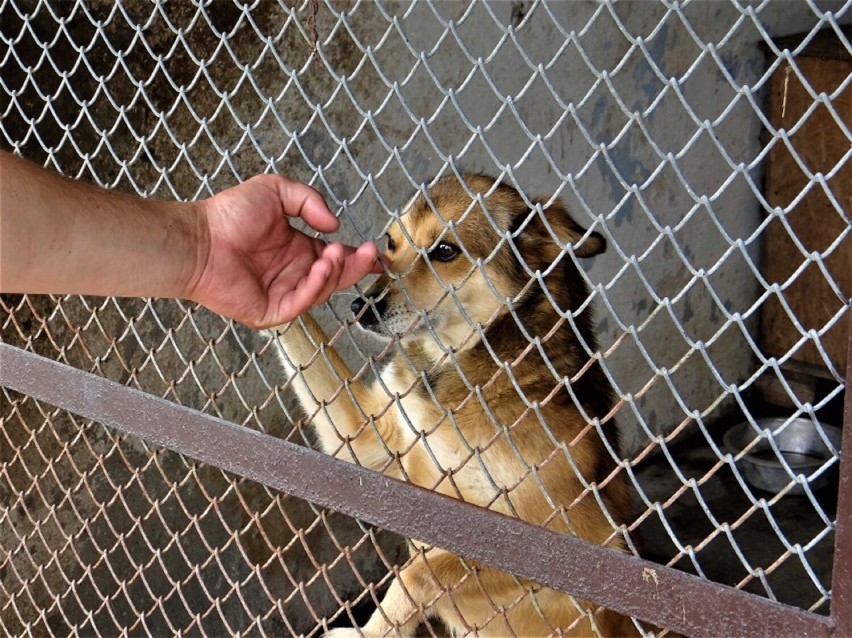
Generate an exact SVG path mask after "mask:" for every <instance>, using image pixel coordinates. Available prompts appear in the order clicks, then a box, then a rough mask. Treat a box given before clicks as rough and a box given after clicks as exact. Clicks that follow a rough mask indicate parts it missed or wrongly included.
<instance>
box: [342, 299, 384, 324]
mask: <svg viewBox="0 0 852 638" xmlns="http://www.w3.org/2000/svg"><path fill="white" fill-rule="evenodd" d="M370 301H373V300H372V299H364V298H363V297H358V298H357V299H355V301H353V302H352V305H350V308H351V309H352V314H354V315H355V318H356V319H357V320H358V323H359V324H361V326H362V327H364V328H368V329H370V330H373V331H378V330H379V329H380V325H381V321H380V318H381V315H382V314H383V313H384V311H385V305H386V304H385V300H384V299H380V300H379V301H373V303H372V304H370V303H369V302H370ZM365 306H366V308H365Z"/></svg>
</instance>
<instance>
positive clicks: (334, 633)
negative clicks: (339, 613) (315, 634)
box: [323, 627, 365, 638]
mask: <svg viewBox="0 0 852 638" xmlns="http://www.w3.org/2000/svg"><path fill="white" fill-rule="evenodd" d="M362 636H365V634H364V633H363V632H361V631H359V630H358V629H356V628H355V627H338V628H337V629H332V630H330V631H327V632H325V633H324V634H323V638H362Z"/></svg>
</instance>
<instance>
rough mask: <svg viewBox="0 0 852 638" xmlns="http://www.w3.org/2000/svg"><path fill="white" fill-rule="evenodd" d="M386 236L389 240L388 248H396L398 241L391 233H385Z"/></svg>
mask: <svg viewBox="0 0 852 638" xmlns="http://www.w3.org/2000/svg"><path fill="white" fill-rule="evenodd" d="M385 237H386V238H387V240H388V250H390V251H394V250H396V242H395V241H394V240H393V238H392V237H391V236H390V235H385Z"/></svg>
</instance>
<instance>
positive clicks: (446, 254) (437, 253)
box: [429, 241, 461, 261]
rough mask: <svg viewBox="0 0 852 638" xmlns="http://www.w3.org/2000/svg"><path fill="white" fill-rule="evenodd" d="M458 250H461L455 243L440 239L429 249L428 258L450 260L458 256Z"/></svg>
mask: <svg viewBox="0 0 852 638" xmlns="http://www.w3.org/2000/svg"><path fill="white" fill-rule="evenodd" d="M460 252H461V250H460V249H459V247H458V246H456V245H455V244H451V243H449V242H446V241H442V242H441V243H440V244H438V245H437V246H435V247H434V248H433V249H432V250H430V251H429V259H435V260H437V261H452V260H453V259H455V258H456V257H458V256H459V253H460Z"/></svg>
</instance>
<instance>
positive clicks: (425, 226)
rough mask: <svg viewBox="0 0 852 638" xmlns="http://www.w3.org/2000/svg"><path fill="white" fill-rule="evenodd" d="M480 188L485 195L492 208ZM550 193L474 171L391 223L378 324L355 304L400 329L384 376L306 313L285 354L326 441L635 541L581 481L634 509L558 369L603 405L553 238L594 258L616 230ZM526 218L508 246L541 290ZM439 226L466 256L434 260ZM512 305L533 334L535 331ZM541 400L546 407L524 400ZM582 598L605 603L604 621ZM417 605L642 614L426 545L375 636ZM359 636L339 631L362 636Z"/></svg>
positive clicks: (532, 631)
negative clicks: (522, 190) (592, 227)
mask: <svg viewBox="0 0 852 638" xmlns="http://www.w3.org/2000/svg"><path fill="white" fill-rule="evenodd" d="M468 191H469V192H470V193H472V194H474V195H476V194H479V195H480V196H481V197H482V199H483V200H484V201H485V209H483V208H482V207H481V206H480V205H479V204H478V203H477V202H476V201H475V200H474V199H472V198H471V195H469V194H468ZM546 202H547V200H541V201H539V206H540V207H542V208H545V207H546V209H545V210H540V211H537V210H536V211H535V212H533V211H531V209H530V207H529V206H528V205H527V204H525V202H524V200H523V198H522V197H521V196H520V195H519V194H518V193H517V191H515V190H514V189H512V188H510V187H507V186H499V185H498V186H495V184H494V181H493V180H492V179H490V178H487V177H483V176H476V175H468V176H465V178H464V184H462V183H460V182H459V181H457V180H455V179H454V178H450V179H444V180H441V181H440V182H438V183H437V184H436V185H435V186H434V187H433V188H432V189H430V191H429V198H428V199H425V198H422V197H421V198H417V199H415V200H414V201H413V202H412V203H411V204H410V206H409V208H408V210H407V211H404V212H405V214H404V215H403V216H402V217H401V218H400V220H399V221H398V222H396V223H395V224H394V225H393V226H392V227H391V229H390V230H389V237H390V240H391V244H393V246H394V249H393V250H392V251H390V253H389V254H390V256H391V258H392V263H391V264H390V266H389V274H385V275H382V276H381V277H380V278H379V279H378V280H377V281H376V282H375V283H374V284H373V285H372V286H371V288H370V290H369V291H368V292H367V295H368V296H371V297H372V299H373V303H375V304H376V308H378V309H379V310H380V312H379V314H380V315H381V316H382V320H383V323H379V322H378V320H376V319H373V320H370V319H369V318H365V316H366V315H365V313H371V312H372V309H371V307H367V308H365V309H364V310H363V312H362V313H361V321H362V323H365V324H367V325H368V327H370V328H371V329H372V330H374V331H377V332H385V333H387V332H388V331H390V332H392V333H393V334H390V335H386V336H393V337H395V338H397V339H398V340H399V348H400V349H401V350H400V352H398V353H397V354H396V355H395V356H393V357H392V359H391V360H390V361H389V362H388V363H387V366H386V368H385V369H384V371H383V373H382V374H381V381H382V382H378V381H374V382H373V383H369V384H367V383H364V382H363V381H353V380H352V379H353V375H352V373H351V372H350V371H349V370H348V369H347V367H346V365H345V364H344V363H343V361H342V360H341V359H340V357H339V356H338V355H337V353H336V352H335V351H334V349H333V348H331V347H329V346H327V345H326V337H325V335H324V334H323V333H322V330H321V329H320V328H319V327H318V326H317V325H316V323H315V322H314V320H313V319H311V318H310V317H309V316H306V317H304V322H303V323H302V322H294V323H293V324H291V325H289V326H286V327H283V328H282V329H280V330H279V333H280V335H281V337H280V340H281V344H282V346H283V351H284V353H285V354H286V360H285V363H286V364H287V365H288V366H292V367H295V368H297V369H299V370H300V371H301V374H300V375H299V378H298V379H296V380H295V381H294V384H295V387H296V391H297V394H298V397H299V399H300V401H301V403H302V405H303V407H304V408H305V410H306V412H307V413H308V414H309V415H312V417H313V423H314V424H315V426H316V430H317V433H318V437H319V442H320V445H321V446H322V449H323V450H325V451H326V452H328V453H330V454H336V455H337V456H339V457H341V458H345V459H347V460H349V461H352V462H356V463H360V464H362V465H365V466H367V467H371V468H373V469H376V470H379V471H383V472H385V473H387V474H389V475H392V476H395V477H398V478H402V479H404V480H408V481H411V482H412V483H415V484H416V485H420V486H423V487H426V488H429V489H433V490H436V491H438V492H441V493H443V494H447V495H450V496H452V497H455V498H459V499H462V500H464V501H467V502H469V503H475V504H477V505H480V506H483V507H488V508H490V509H492V510H495V511H498V512H501V513H504V514H507V515H509V516H517V517H519V518H522V519H524V520H526V521H529V522H531V523H534V524H538V525H546V526H547V527H549V528H551V529H554V530H558V531H561V532H566V533H571V534H576V535H577V536H579V537H581V538H584V539H587V540H589V541H591V542H594V543H597V544H602V545H607V546H609V547H613V548H615V549H619V550H624V541H623V538H622V537H621V536H620V535H619V534H618V532H617V530H616V529H614V528H613V526H612V524H611V523H610V522H609V521H608V520H607V517H606V516H605V514H604V512H603V511H602V509H601V507H600V505H599V504H598V501H597V500H596V497H595V495H594V493H593V492H592V490H591V489H589V488H586V487H585V485H584V484H586V485H587V484H590V483H596V484H597V489H598V491H599V494H600V498H601V499H602V500H603V502H604V503H605V504H606V508H607V510H608V512H609V514H610V516H611V517H612V518H613V519H614V520H615V521H616V523H617V524H620V523H622V522H624V521H626V520H627V514H628V505H627V493H626V487H625V484H624V480H623V476H622V474H621V473H619V472H616V471H615V470H616V469H617V468H616V467H615V465H614V463H613V462H612V460H611V459H610V458H609V454H608V452H607V451H606V449H605V448H604V445H603V443H602V441H601V440H600V438H599V436H598V434H597V430H596V429H595V428H594V427H592V426H590V425H589V424H588V423H587V421H586V419H585V418H584V417H583V416H582V414H581V413H580V411H579V410H578V409H577V407H576V405H575V403H574V400H573V398H572V397H571V393H570V392H569V391H568V390H567V389H566V387H565V385H564V383H563V376H564V377H568V378H570V379H571V388H572V391H573V392H574V394H576V396H577V397H578V398H579V400H580V402H581V403H582V405H583V407H584V409H585V410H586V412H587V413H589V414H590V415H592V416H596V417H598V418H601V419H604V418H605V417H607V413H608V411H609V410H610V408H611V399H610V397H609V390H608V389H607V388H608V386H607V384H606V382H605V379H604V377H603V375H602V373H601V371H600V369H599V368H598V367H597V365H595V364H594V363H593V362H592V363H590V361H589V355H588V353H587V351H586V349H588V351H590V352H594V351H595V350H596V347H597V346H596V343H595V338H594V334H593V333H592V330H591V320H590V318H589V315H588V313H587V312H579V313H575V315H576V316H574V315H572V316H571V318H570V319H563V318H561V317H560V316H559V314H557V312H556V311H555V310H554V309H553V306H552V303H551V299H552V300H554V301H555V302H556V303H557V304H558V305H559V306H560V308H561V309H562V310H563V311H569V310H573V311H576V310H577V309H578V307H579V306H580V305H581V304H582V303H583V302H584V301H585V299H586V297H587V296H588V289H587V287H586V286H585V284H584V283H583V281H582V278H581V275H580V273H579V271H578V269H577V268H576V266H575V265H574V263H573V261H572V259H571V257H570V256H568V255H564V256H561V257H560V255H561V250H560V248H559V244H563V245H564V244H571V245H572V246H573V250H574V252H575V254H576V255H577V256H591V255H594V254H597V253H599V252H602V251H603V250H604V248H605V242H604V240H603V238H602V237H601V236H600V235H598V234H596V233H591V234H587V233H586V231H585V230H584V229H582V228H581V227H580V226H579V225H577V223H576V222H575V221H574V220H573V219H571V217H570V216H569V215H568V213H567V212H566V211H565V209H564V208H563V207H562V205H561V204H560V203H559V202H558V201H554V202H552V203H551V204H550V205H547V204H546ZM533 210H535V209H533ZM489 217H490V219H489ZM495 225H496V226H497V228H496V229H495ZM521 228H523V230H522V231H521V232H520V235H519V236H518V237H516V238H514V239H513V240H512V241H513V242H514V244H515V246H516V247H517V250H518V252H519V253H520V254H521V255H522V256H523V260H524V262H526V264H527V265H528V266H529V268H530V270H531V271H533V272H535V271H539V272H540V273H545V272H548V269H549V268H551V270H550V272H549V273H548V274H547V275H546V276H543V278H542V281H543V282H544V287H542V286H541V285H540V284H539V283H538V282H537V280H535V279H534V278H532V277H530V275H529V274H527V273H525V272H524V270H523V267H522V264H521V262H519V261H518V260H517V258H516V257H515V256H514V253H513V251H512V249H511V247H510V246H509V243H508V242H507V241H506V240H505V239H502V237H503V236H504V234H505V233H506V232H516V231H520V230H521ZM442 233H443V234H442ZM584 236H585V241H582V242H581V240H582V239H583V237H584ZM441 237H443V240H444V241H448V242H452V243H453V244H455V245H457V246H460V247H464V248H465V249H466V250H467V251H468V253H469V254H468V255H465V254H461V255H459V256H458V257H456V258H455V259H453V260H451V261H448V262H441V261H438V260H436V259H435V258H432V259H430V260H429V262H430V263H431V266H430V263H427V260H425V259H423V258H422V256H421V254H420V252H419V251H420V250H421V249H422V250H426V251H428V250H430V249H432V248H433V247H434V246H435V244H436V242H438V241H439V239H440V238H441ZM554 262H556V263H555V266H554ZM489 282H490V284H491V285H490V286H489ZM448 287H452V289H453V290H454V291H455V295H452V294H448V293H447V288H448ZM492 288H493V289H492ZM495 292H496V294H495ZM548 296H549V297H550V298H548ZM507 300H511V305H512V307H513V308H515V311H516V314H517V315H518V316H519V318H520V319H521V321H522V324H523V327H524V329H525V330H526V331H527V332H528V333H529V334H530V336H531V337H537V338H538V339H539V340H540V341H539V342H538V343H533V344H530V342H529V340H528V339H526V338H525V337H523V334H522V330H521V328H520V327H518V326H517V324H515V323H514V319H512V317H511V315H510V314H509V312H508V310H507V307H508V306H507ZM460 308H461V309H463V311H462V310H460ZM421 310H426V311H428V313H429V320H430V324H431V326H433V329H434V331H435V334H436V335H437V337H438V340H437V341H436V340H435V338H434V337H433V336H432V334H431V333H430V331H429V330H427V329H426V327H425V326H424V325H423V324H422V322H421V321H420V318H419V317H420V315H419V311H421ZM465 315H466V316H465ZM371 321H373V324H372V325H370V322H371ZM572 324H573V325H572ZM482 335H485V340H486V342H487V344H488V345H489V346H490V348H491V350H490V351H489V348H487V347H486V343H485V342H483V339H482ZM578 335H579V336H578ZM583 341H585V342H586V343H585V348H584V345H583V343H582V342H583ZM318 350H319V352H318ZM542 352H543V353H544V354H545V355H546V357H547V360H549V361H550V362H551V365H552V366H553V367H555V368H556V369H557V370H558V373H559V376H558V377H554V375H553V374H552V373H551V372H550V371H549V369H548V367H547V365H546V363H545V362H546V360H545V358H544V357H543V356H542ZM495 357H496V358H497V360H496V361H495ZM422 372H425V375H426V384H428V386H429V387H428V388H426V387H425V386H424V382H423V380H422ZM344 382H345V383H346V388H343V389H341V388H342V386H343V384H344ZM383 385H384V386H385V387H387V391H386V390H385V389H384V388H383ZM468 386H470V387H476V388H477V391H476V392H474V393H471V392H470V390H469V389H468ZM516 386H517V387H519V388H521V390H522V394H523V397H521V396H519V393H518V391H517V390H516ZM432 396H434V397H435V398H436V399H437V402H436V401H435V400H433V399H432ZM353 399H354V400H353ZM532 402H537V409H531V408H530V407H529V405H532ZM528 404H529V405H528ZM495 422H496V424H499V425H495ZM604 427H606V428H612V427H613V426H612V425H611V423H609V424H607V425H605V426H604ZM548 431H549V433H548ZM380 439H381V440H380ZM542 488H544V489H542ZM418 547H419V544H418ZM567 558H568V557H566V559H567ZM580 608H582V609H584V610H591V611H592V612H596V613H594V614H593V615H592V616H591V617H592V618H593V619H594V620H593V621H592V620H590V619H589V615H588V613H586V614H584V613H583V612H581V611H580ZM503 609H505V610H506V611H505V612H503V611H500V610H503ZM421 610H425V613H426V615H427V616H436V617H438V618H440V619H441V620H442V621H443V622H444V623H445V624H446V625H447V626H448V627H449V628H450V629H451V631H452V632H453V633H454V635H464V634H466V633H468V632H473V631H474V630H475V631H476V634H477V635H479V636H512V635H515V636H549V635H553V634H561V635H567V636H591V635H604V636H621V635H634V634H635V630H634V628H633V626H632V623H631V622H630V621H629V620H628V619H626V618H624V617H622V616H620V615H618V614H615V613H613V612H610V611H607V610H603V609H597V608H596V607H595V606H594V605H591V604H588V603H585V602H582V601H575V600H574V599H572V598H570V597H569V596H567V595H565V594H562V593H559V592H556V591H554V590H551V589H547V588H542V587H540V586H537V585H534V584H532V583H529V582H524V581H520V580H518V579H516V578H514V577H512V576H510V575H508V574H505V573H502V572H499V571H497V570H494V569H490V568H487V567H485V566H481V565H476V564H473V563H470V562H468V563H465V562H464V561H463V560H462V559H460V558H459V557H456V556H454V555H452V554H450V553H448V552H445V551H442V550H439V549H429V550H428V551H427V550H426V549H425V548H420V551H419V553H417V554H416V555H415V556H414V557H413V559H412V561H411V562H410V563H409V564H408V565H407V566H405V567H404V568H403V569H401V571H400V572H399V574H398V575H397V578H395V579H394V580H393V581H392V583H391V585H390V588H389V590H388V592H387V594H386V595H385V597H384V599H383V601H382V603H381V610H379V611H377V612H376V613H375V614H374V615H373V616H372V618H371V619H370V621H369V622H368V623H367V625H366V626H365V627H364V628H363V630H362V631H363V634H364V635H365V636H382V635H386V634H393V632H394V631H395V630H396V631H398V632H399V634H400V635H402V636H411V635H413V634H412V632H413V631H414V629H415V627H416V626H417V624H418V623H419V622H420V621H421V620H422V616H421ZM593 625H594V627H593ZM394 628H396V629H394ZM354 631H356V630H334V631H333V632H332V633H333V634H334V635H335V636H338V635H353V636H354V635H359V634H357V633H352V632H354ZM347 632H348V633H347Z"/></svg>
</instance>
